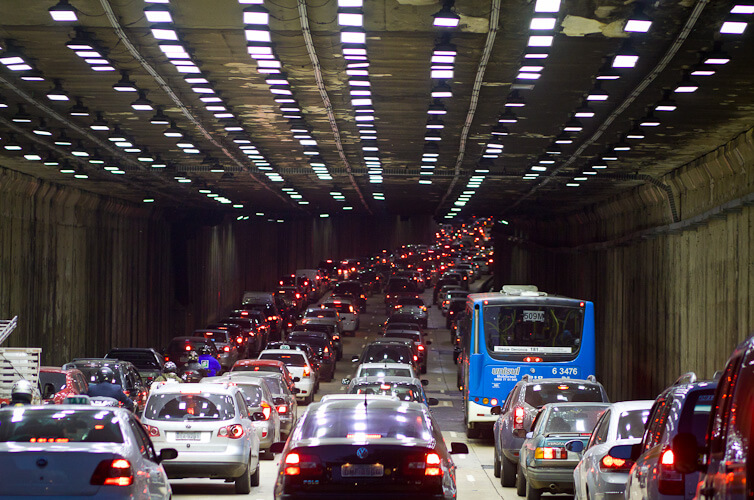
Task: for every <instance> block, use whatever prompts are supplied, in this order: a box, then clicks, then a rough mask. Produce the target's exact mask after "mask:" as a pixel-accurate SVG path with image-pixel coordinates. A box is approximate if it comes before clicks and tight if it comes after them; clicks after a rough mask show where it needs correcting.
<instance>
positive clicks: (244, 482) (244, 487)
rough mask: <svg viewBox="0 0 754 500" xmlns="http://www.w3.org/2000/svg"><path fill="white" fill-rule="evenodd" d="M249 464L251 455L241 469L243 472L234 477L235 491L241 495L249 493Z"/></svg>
mask: <svg viewBox="0 0 754 500" xmlns="http://www.w3.org/2000/svg"><path fill="white" fill-rule="evenodd" d="M249 465H251V457H249V463H248V464H246V469H245V470H244V471H243V474H241V476H240V477H237V478H236V484H235V487H236V493H239V494H242V495H248V494H249V493H251V471H250V470H249ZM258 470H259V467H257V471H258Z"/></svg>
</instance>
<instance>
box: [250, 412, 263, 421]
mask: <svg viewBox="0 0 754 500" xmlns="http://www.w3.org/2000/svg"><path fill="white" fill-rule="evenodd" d="M264 419H265V416H264V413H262V412H261V411H255V412H254V413H252V414H251V420H252V422H259V421H260V420H264Z"/></svg>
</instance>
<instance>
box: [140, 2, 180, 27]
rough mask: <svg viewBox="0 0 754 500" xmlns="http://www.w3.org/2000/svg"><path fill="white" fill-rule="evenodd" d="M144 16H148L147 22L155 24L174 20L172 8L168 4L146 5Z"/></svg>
mask: <svg viewBox="0 0 754 500" xmlns="http://www.w3.org/2000/svg"><path fill="white" fill-rule="evenodd" d="M144 16H146V18H147V22H150V23H153V24H159V23H172V22H173V17H172V16H171V15H170V9H169V8H168V6H167V5H148V6H146V7H144Z"/></svg>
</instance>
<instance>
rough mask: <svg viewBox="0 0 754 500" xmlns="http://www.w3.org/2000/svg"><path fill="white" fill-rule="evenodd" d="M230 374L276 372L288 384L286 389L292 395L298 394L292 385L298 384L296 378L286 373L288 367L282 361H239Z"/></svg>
mask: <svg viewBox="0 0 754 500" xmlns="http://www.w3.org/2000/svg"><path fill="white" fill-rule="evenodd" d="M230 371H231V372H254V371H256V372H274V373H275V372H276V373H282V374H283V379H285V382H286V384H288V389H290V390H291V392H292V393H293V394H296V393H297V392H298V389H296V387H295V386H294V385H293V383H294V382H298V377H293V375H291V372H289V371H288V367H287V366H285V364H284V363H283V362H282V361H278V360H275V359H239V360H238V361H236V362H235V364H234V365H233V368H231V369H230Z"/></svg>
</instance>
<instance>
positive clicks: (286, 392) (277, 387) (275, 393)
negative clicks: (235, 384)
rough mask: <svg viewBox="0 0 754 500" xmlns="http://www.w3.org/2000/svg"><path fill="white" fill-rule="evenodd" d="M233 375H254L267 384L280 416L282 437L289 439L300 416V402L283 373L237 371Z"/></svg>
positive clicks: (282, 438)
mask: <svg viewBox="0 0 754 500" xmlns="http://www.w3.org/2000/svg"><path fill="white" fill-rule="evenodd" d="M233 376H234V377H235V376H244V377H254V378H256V379H258V380H261V381H263V382H264V383H265V384H266V385H267V388H268V389H269V390H270V393H271V394H272V400H273V402H274V403H275V407H276V409H277V412H278V416H279V417H280V439H281V440H285V439H288V435H290V433H291V430H293V426H294V425H296V420H297V418H298V403H297V402H296V395H295V394H293V393H292V392H291V391H290V389H288V385H287V384H286V383H285V380H284V379H283V374H282V373H275V372H263V371H248V372H241V371H236V372H233Z"/></svg>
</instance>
